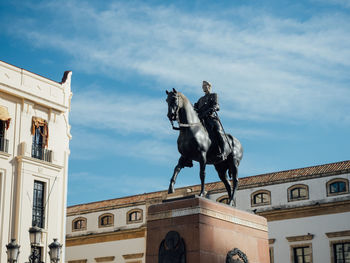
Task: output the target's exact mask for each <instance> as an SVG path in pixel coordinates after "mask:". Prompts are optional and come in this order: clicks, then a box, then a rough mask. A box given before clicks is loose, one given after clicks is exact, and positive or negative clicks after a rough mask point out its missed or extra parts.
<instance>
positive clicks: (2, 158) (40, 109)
mask: <svg viewBox="0 0 350 263" xmlns="http://www.w3.org/2000/svg"><path fill="white" fill-rule="evenodd" d="M70 80H71V72H65V73H64V76H63V79H62V82H56V81H52V80H50V79H47V78H44V77H42V76H39V75H37V74H34V73H31V72H29V71H26V70H24V69H21V68H18V67H15V66H12V65H10V64H7V63H5V62H2V61H0V248H1V249H0V262H7V254H6V244H8V243H9V242H10V241H11V239H16V241H17V243H18V244H19V245H20V254H19V262H27V261H28V257H29V255H30V252H31V251H30V240H29V233H28V230H29V228H30V227H32V226H34V225H37V226H38V227H40V228H41V229H42V230H43V239H42V242H41V244H40V254H41V255H40V257H41V260H42V261H44V262H49V261H50V260H49V255H48V245H49V244H50V243H51V242H52V241H53V238H57V239H58V241H59V242H60V243H64V242H65V221H66V220H65V219H66V204H67V202H66V196H67V175H68V157H69V141H70V138H71V135H70V125H69V119H68V116H69V109H70V100H71V97H72V93H71V88H70Z"/></svg>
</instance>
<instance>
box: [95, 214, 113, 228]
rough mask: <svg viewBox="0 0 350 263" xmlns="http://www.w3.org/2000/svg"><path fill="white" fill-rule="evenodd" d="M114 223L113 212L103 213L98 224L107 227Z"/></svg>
mask: <svg viewBox="0 0 350 263" xmlns="http://www.w3.org/2000/svg"><path fill="white" fill-rule="evenodd" d="M113 225H114V215H113V214H110V213H108V214H103V215H100V216H99V218H98V226H99V227H107V226H113Z"/></svg>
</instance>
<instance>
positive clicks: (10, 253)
mask: <svg viewBox="0 0 350 263" xmlns="http://www.w3.org/2000/svg"><path fill="white" fill-rule="evenodd" d="M6 248H7V251H6V253H7V262H9V263H16V262H17V259H18V254H19V248H20V246H19V245H18V244H17V242H16V239H15V238H13V239H11V242H10V243H8V244H7V245H6Z"/></svg>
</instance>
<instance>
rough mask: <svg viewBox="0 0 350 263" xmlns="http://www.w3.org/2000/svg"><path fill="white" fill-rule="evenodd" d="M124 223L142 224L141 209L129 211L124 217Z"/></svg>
mask: <svg viewBox="0 0 350 263" xmlns="http://www.w3.org/2000/svg"><path fill="white" fill-rule="evenodd" d="M126 222H127V223H128V224H131V223H140V222H142V209H132V210H130V211H129V212H128V213H127V215H126Z"/></svg>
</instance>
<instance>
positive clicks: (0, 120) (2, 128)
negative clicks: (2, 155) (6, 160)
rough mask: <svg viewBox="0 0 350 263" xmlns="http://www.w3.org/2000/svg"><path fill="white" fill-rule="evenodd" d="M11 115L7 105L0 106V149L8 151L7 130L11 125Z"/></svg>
mask: <svg viewBox="0 0 350 263" xmlns="http://www.w3.org/2000/svg"><path fill="white" fill-rule="evenodd" d="M10 121H11V118H10V115H9V113H8V111H7V108H6V107H3V106H0V151H1V152H8V140H7V139H6V136H5V135H6V130H7V129H8V128H9V127H10Z"/></svg>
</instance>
